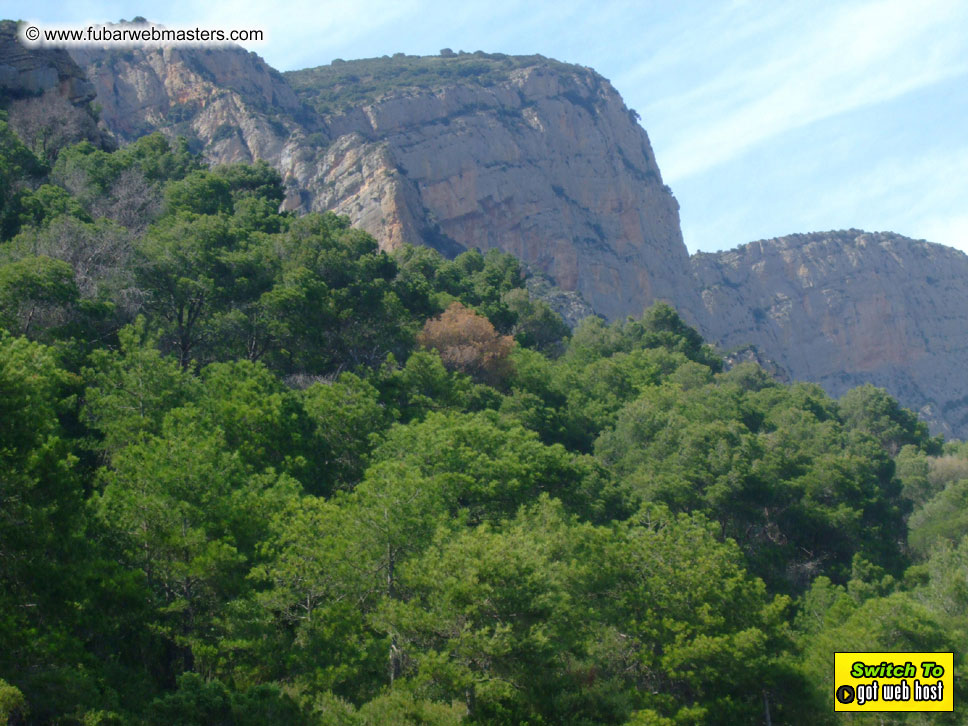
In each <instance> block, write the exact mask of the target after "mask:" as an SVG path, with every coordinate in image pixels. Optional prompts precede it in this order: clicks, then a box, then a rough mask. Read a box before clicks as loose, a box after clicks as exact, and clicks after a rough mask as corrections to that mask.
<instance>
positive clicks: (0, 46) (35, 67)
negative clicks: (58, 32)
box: [0, 20, 95, 106]
mask: <svg viewBox="0 0 968 726" xmlns="http://www.w3.org/2000/svg"><path fill="white" fill-rule="evenodd" d="M48 91H54V92H56V93H58V94H60V95H61V96H63V97H64V98H66V99H67V100H68V101H70V102H71V103H72V104H74V105H75V106H82V105H84V104H86V103H89V102H90V101H93V100H94V97H95V90H94V86H93V85H92V84H91V83H90V81H88V79H87V77H86V76H85V74H84V71H83V70H81V69H80V68H79V67H78V65H77V64H76V63H75V62H74V61H73V60H72V59H71V57H70V56H69V55H68V54H67V52H66V51H64V50H63V49H60V48H27V47H25V46H23V45H21V44H20V42H19V41H18V40H17V24H16V23H15V22H13V21H11V20H3V21H0V93H2V94H3V95H4V96H7V97H8V98H29V97H32V96H40V95H41V94H43V93H46V92H48Z"/></svg>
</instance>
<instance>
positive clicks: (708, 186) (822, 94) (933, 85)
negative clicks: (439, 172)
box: [8, 0, 968, 251]
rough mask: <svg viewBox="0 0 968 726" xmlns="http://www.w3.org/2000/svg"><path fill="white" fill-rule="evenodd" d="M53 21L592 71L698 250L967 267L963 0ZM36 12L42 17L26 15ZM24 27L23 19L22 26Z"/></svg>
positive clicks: (69, 13) (546, 6) (260, 6)
mask: <svg viewBox="0 0 968 726" xmlns="http://www.w3.org/2000/svg"><path fill="white" fill-rule="evenodd" d="M21 7H22V8H23V10H22V11H21V12H29V13H30V14H29V15H28V16H27V17H26V18H25V19H31V20H36V21H40V22H42V23H45V24H73V23H78V24H80V23H82V22H83V23H87V22H90V21H99V22H100V21H116V20H119V19H121V18H126V19H130V18H132V17H134V16H136V15H142V16H145V17H147V18H149V19H150V20H153V21H157V22H161V23H166V24H169V25H179V26H193V25H196V24H197V25H201V26H204V27H213V28H214V27H221V28H240V27H245V28H248V27H252V28H260V29H263V30H264V31H265V32H266V35H267V40H266V41H265V42H263V43H261V44H254V45H250V46H248V47H249V48H250V49H251V50H254V51H256V52H257V53H259V54H260V55H262V56H263V57H264V58H265V59H266V61H268V62H269V64H270V65H273V66H274V67H276V68H278V69H280V70H290V69H295V68H304V67H309V66H314V65H320V64H324V63H328V62H329V61H331V60H332V59H333V58H344V59H351V58H363V57H372V56H379V55H384V54H392V53H395V52H398V51H402V52H405V53H411V54H434V53H437V52H438V51H439V50H440V49H441V48H444V47H449V48H452V49H454V50H466V51H475V50H484V51H488V52H503V53H541V54H543V55H546V56H549V57H553V58H557V59H559V60H562V61H568V62H572V63H579V64H582V65H587V66H591V67H592V68H595V69H596V70H597V71H598V72H599V73H601V74H602V75H604V76H605V77H606V78H608V79H610V80H611V81H612V83H613V85H614V86H615V87H616V89H618V91H619V92H620V93H621V94H622V96H623V97H624V98H625V101H626V103H627V104H628V105H629V106H630V107H631V108H634V109H636V110H637V111H638V112H639V113H640V114H641V116H642V125H643V126H644V127H645V128H646V130H647V131H648V132H649V136H650V138H651V140H652V145H653V147H654V149H655V152H656V156H657V158H658V161H659V166H660V168H661V169H662V173H663V176H664V178H665V181H666V182H667V183H668V184H669V185H670V186H671V187H672V190H673V192H674V193H675V195H676V198H677V199H678V200H679V203H680V207H681V209H680V214H681V218H682V229H683V235H684V237H685V240H686V244H687V246H688V247H689V249H690V251H696V250H706V251H713V250H717V249H727V248H730V247H734V246H736V245H737V244H742V243H744V242H748V241H751V240H755V239H761V238H766V237H774V236H778V235H783V234H790V233H794V232H810V231H819V230H828V229H841V228H847V227H857V228H862V229H867V230H871V231H875V230H881V231H886V230H890V231H893V232H898V233H901V234H905V235H908V236H910V237H915V238H924V239H928V240H931V241H934V242H942V243H944V244H948V245H952V246H954V247H958V248H960V249H963V250H966V251H968V83H966V81H968V3H966V2H963V0H869V1H866V2H859V1H853V0H841V1H840V2H817V1H813V2H800V1H799V0H797V1H789V2H775V0H773V1H771V2H754V1H752V0H749V1H746V0H733V1H731V2H710V1H708V0H706V1H699V0H678V1H673V0H663V1H662V2H649V1H647V0H639V1H638V2H625V1H623V0H599V1H598V2H582V1H579V0H557V1H556V2H541V1H540V0H527V1H526V0H491V1H490V2H479V1H478V0H467V2H465V3H464V4H463V5H455V4H453V3H445V2H438V1H436V0H433V1H423V2H418V1H416V0H356V1H355V2H348V1H344V0H339V1H338V2H333V1H329V2H327V1H326V0H323V1H322V2H320V1H319V0H297V1H295V2H284V1H282V0H280V1H279V2H275V3H269V2H266V1H265V0H233V1H232V2H225V1H223V0H209V1H208V2H206V3H204V5H201V4H199V3H198V2H197V0H193V1H191V2H189V1H187V0H166V1H165V2H158V1H157V0H141V1H140V2H125V1H116V2H108V1H97V0H74V1H73V2H72V3H70V5H69V7H68V6H67V4H66V3H64V2H63V0H57V1H56V2H54V1H49V0H39V1H37V2H33V3H31V4H30V5H29V6H21ZM28 7H29V10H27V8H28ZM8 12H9V11H8Z"/></svg>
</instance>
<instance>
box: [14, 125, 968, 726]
mask: <svg viewBox="0 0 968 726" xmlns="http://www.w3.org/2000/svg"><path fill="white" fill-rule="evenodd" d="M37 128H41V129H42V128H43V124H40V125H34V126H30V125H29V124H24V123H22V121H21V122H20V124H19V126H18V122H17V119H15V118H9V119H7V118H5V117H2V116H0V205H2V207H0V230H2V232H0V234H2V243H0V724H2V723H7V724H17V725H19V724H49V723H56V724H84V725H85V726H95V725H98V724H100V725H103V726H107V725H109V724H139V725H140V724H144V725H146V726H155V725H157V726H162V725H164V726H187V725H189V724H199V725H202V724H204V725H206V726H208V725H213V724H215V725H217V724H252V725H253V726H255V725H257V724H258V725H263V724H266V725H271V724H287V725H288V724H295V725H299V724H306V725H307V726H309V725H313V726H316V725H318V726H324V725H326V726H329V725H333V726H336V725H339V726H353V725H363V724H366V725H373V726H376V725H378V724H425V725H428V726H429V725H443V724H458V723H463V724H508V725H511V724H534V725H537V724H616V725H619V724H630V725H632V724H636V725H638V726H644V725H646V724H648V725H650V726H672V725H674V724H757V723H765V722H766V721H767V720H768V719H770V720H771V721H772V723H775V724H781V723H784V724H823V723H829V722H833V721H834V720H835V719H834V715H835V714H834V713H833V653H834V651H837V650H858V651H954V652H955V654H956V655H955V662H956V673H955V689H956V694H955V702H956V704H958V705H956V709H960V704H961V703H962V702H963V699H964V698H965V697H966V696H968V693H966V690H968V688H966V686H965V682H964V679H963V677H962V676H961V670H960V669H961V667H962V664H963V659H964V653H965V646H966V641H968V615H966V613H968V538H966V535H968V447H965V446H964V445H962V444H960V443H958V442H947V443H945V442H943V441H941V440H940V439H939V438H935V437H931V436H930V435H929V434H928V431H927V429H926V427H925V426H924V424H922V423H920V422H919V421H918V420H917V418H916V417H915V416H914V415H913V414H912V413H911V412H910V411H907V410H905V409H902V408H900V407H899V406H898V404H897V403H896V402H895V401H894V400H893V399H891V398H890V397H888V396H887V395H886V394H885V392H884V391H882V390H880V389H877V388H874V387H872V386H865V387H862V388H858V389H855V390H853V391H851V392H849V393H848V394H846V395H845V396H844V397H843V398H841V399H840V400H839V401H838V400H833V399H831V398H830V397H828V396H827V395H826V394H825V393H824V392H823V390H821V389H820V388H819V387H817V386H815V385H811V384H805V383H796V384H793V385H780V384H778V383H776V382H775V381H773V380H772V379H771V378H770V377H769V376H767V375H766V374H765V373H764V372H763V371H762V370H760V369H759V368H758V367H756V366H754V365H752V364H742V365H737V366H735V367H733V368H732V369H730V370H725V369H724V365H723V362H722V359H721V358H720V357H719V355H717V353H716V352H715V351H714V350H713V349H712V348H711V347H709V346H708V345H705V344H704V343H703V341H702V339H701V338H700V336H699V335H698V334H697V333H696V331H694V330H692V329H691V328H689V327H688V326H686V325H685V324H684V323H683V322H682V320H680V318H679V317H678V316H677V314H676V313H675V311H674V310H672V309H671V308H670V307H668V306H665V305H662V304H658V305H656V306H654V307H652V308H650V309H648V310H646V311H644V313H643V315H642V316H641V318H639V319H629V320H626V321H621V322H617V323H615V324H611V325H609V324H606V323H604V322H602V321H601V320H599V319H597V318H591V319H588V320H586V321H585V322H584V323H583V324H582V325H581V326H579V327H578V328H577V329H576V330H574V331H573V332H572V331H570V330H569V329H568V328H567V326H565V325H564V324H563V323H562V322H561V320H560V318H558V317H557V316H556V315H555V314H554V313H553V312H552V311H551V310H550V309H549V308H548V307H547V306H545V305H544V304H543V303H541V302H540V301H536V300H532V299H530V298H529V296H528V294H527V292H526V290H525V288H524V273H523V271H522V268H521V266H520V265H519V263H518V262H517V261H516V260H515V259H514V258H512V257H510V256H508V255H505V254H501V253H498V252H496V251H490V252H488V253H487V254H486V255H482V254H480V253H479V252H476V251H471V252H466V253H464V254H462V255H460V256H459V257H457V258H456V259H453V260H447V259H444V258H442V257H441V256H440V255H439V254H438V253H436V252H435V251H433V250H431V249H429V248H413V247H406V248H404V249H402V250H400V251H398V252H396V253H394V254H392V255H388V254H385V253H383V252H381V251H379V250H378V248H377V245H376V243H375V242H374V240H373V239H372V238H370V237H369V236H368V235H366V234H364V233H362V232H360V231H357V230H354V229H352V228H350V227H349V225H348V222H347V220H345V219H341V218H338V217H336V216H334V215H332V214H322V215H317V214H311V215H306V216H302V217H296V216H293V215H290V214H286V213H279V212H278V211H277V210H278V209H279V205H280V201H281V200H282V198H283V185H282V180H281V179H280V178H279V176H278V175H277V174H276V173H275V172H274V171H273V170H272V169H270V168H269V167H268V166H266V165H264V164H257V165H252V166H247V165H236V166H226V167H216V168H206V167H205V166H204V165H203V164H202V163H201V162H200V160H199V159H198V158H196V157H195V156H193V155H192V154H191V153H190V152H189V150H188V148H187V146H186V145H185V144H184V143H183V142H170V141H168V140H166V139H164V138H163V137H161V136H159V135H153V136H147V137H145V138H142V139H141V140H139V141H137V142H136V143H133V144H131V145H130V146H127V147H125V148H122V149H119V150H114V151H110V150H105V149H103V148H99V147H98V146H97V145H95V144H92V143H90V142H89V141H80V142H77V143H75V141H76V139H70V138H67V139H63V140H61V141H59V142H57V143H54V140H52V138H51V136H50V135H49V134H48V135H44V134H43V133H40V132H37V133H32V132H31V131H30V130H31V129H37ZM886 716H887V715H886V714H862V715H859V716H858V717H855V718H854V719H853V722H856V723H872V724H873V723H879V724H880V723H889V722H890V723H894V722H898V723H901V722H903V723H960V722H962V721H961V716H960V714H959V711H957V710H956V711H955V712H954V713H951V714H935V715H931V714H918V713H911V714H903V713H902V714H897V717H896V719H894V720H888V719H886V718H885V717H886Z"/></svg>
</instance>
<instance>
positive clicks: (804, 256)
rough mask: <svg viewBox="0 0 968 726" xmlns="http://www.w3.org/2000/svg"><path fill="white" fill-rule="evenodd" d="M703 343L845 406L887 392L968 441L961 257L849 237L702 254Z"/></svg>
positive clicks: (894, 239)
mask: <svg viewBox="0 0 968 726" xmlns="http://www.w3.org/2000/svg"><path fill="white" fill-rule="evenodd" d="M692 264H693V269H694V272H695V274H696V278H697V281H698V283H699V285H700V294H701V297H702V302H703V318H704V319H703V323H702V327H703V329H704V333H705V334H706V336H707V337H708V338H709V339H710V340H714V341H716V342H717V343H719V344H720V345H721V346H722V347H724V348H727V349H728V348H734V347H739V346H743V345H747V344H752V345H755V346H756V348H757V349H758V350H759V351H761V352H762V353H764V354H765V355H767V356H769V357H770V358H772V359H773V360H775V361H776V362H777V363H778V364H779V365H780V366H781V367H782V368H783V369H785V370H786V371H788V372H789V373H790V375H791V376H792V377H793V378H795V379H799V380H807V381H814V382H816V383H819V384H821V385H822V386H823V387H824V388H825V389H826V390H827V391H829V392H830V393H831V394H832V395H835V396H836V395H840V394H842V393H844V392H845V391H847V390H848V389H850V388H853V387H854V386H857V385H860V384H862V383H867V382H870V383H873V384H874V385H877V386H881V387H884V388H886V389H887V390H888V391H889V392H890V393H891V394H892V395H894V396H896V397H897V398H898V399H899V400H900V401H901V402H902V403H903V404H904V405H906V406H908V407H910V408H913V409H914V410H916V411H918V412H919V413H920V414H921V415H922V416H923V417H924V418H925V419H926V420H927V421H929V422H930V423H931V424H932V427H933V428H934V429H935V430H936V431H942V432H945V433H947V434H949V435H951V434H955V435H958V436H964V435H965V433H966V431H968V376H966V375H965V371H966V370H968V256H966V255H965V254H964V253H962V252H959V251H957V250H954V249H952V248H950V247H945V246H943V245H937V244H931V243H928V242H924V241H919V240H912V239H908V238H906V237H902V236H900V235H896V234H890V233H867V232H862V231H860V230H847V231H839V232H827V233H817V234H801V235H791V236H789V237H780V238H777V239H771V240H763V241H759V242H751V243H750V244H747V245H743V246H742V247H739V248H737V249H735V250H730V251H728V252H720V253H717V254H697V255H694V256H693V258H692Z"/></svg>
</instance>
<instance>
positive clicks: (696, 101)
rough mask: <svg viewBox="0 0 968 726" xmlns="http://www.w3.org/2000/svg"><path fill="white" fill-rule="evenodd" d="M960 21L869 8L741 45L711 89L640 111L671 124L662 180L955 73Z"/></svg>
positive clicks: (955, 14)
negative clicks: (674, 122)
mask: <svg viewBox="0 0 968 726" xmlns="http://www.w3.org/2000/svg"><path fill="white" fill-rule="evenodd" d="M966 21H968V5H965V4H964V3H960V2H957V1H956V0H931V1H928V0H922V1H920V2H909V1H907V0H879V1H877V2H867V3H864V4H861V5H847V6H837V7H835V8H834V9H831V10H827V11H826V12H824V13H819V14H818V15H816V16H815V17H813V18H812V19H811V20H810V21H809V24H807V25H805V26H802V27H797V26H793V27H791V26H789V25H787V26H785V27H784V28H783V31H784V32H783V33H781V34H780V35H779V36H777V37H770V31H764V34H763V37H759V38H754V39H752V40H751V39H750V38H749V37H746V38H745V39H744V41H743V43H742V44H740V47H735V46H734V47H733V49H734V50H735V56H736V57H734V58H733V59H731V60H730V61H729V62H727V63H726V64H725V67H724V69H723V70H722V71H721V72H719V73H717V74H716V75H715V76H714V77H713V78H712V79H711V80H708V81H706V82H705V83H702V84H700V85H697V86H695V87H693V88H690V89H689V90H687V91H686V92H684V93H681V94H679V95H675V96H672V97H668V98H665V99H661V100H659V101H657V102H655V103H653V104H651V105H650V106H649V107H648V115H649V117H650V118H660V119H662V118H672V119H676V126H675V132H674V134H673V135H672V137H671V138H669V137H666V138H665V144H664V148H663V154H662V159H663V170H664V176H665V177H666V179H667V180H668V181H670V183H674V182H675V181H677V180H679V179H683V178H685V177H688V176H690V175H693V174H697V173H701V172H703V171H705V170H707V169H709V168H711V167H713V166H715V165H717V164H721V163H723V162H725V161H728V160H730V159H733V158H735V157H737V156H739V155H741V154H743V153H744V152H745V151H747V150H748V149H750V148H751V147H753V146H756V145H757V144H760V143H762V142H764V141H766V140H768V139H770V138H772V137H775V136H777V135H779V134H782V133H784V132H786V131H789V130H791V129H794V128H798V127H802V126H805V125H808V124H811V123H814V122H816V121H818V120H821V119H825V118H829V117H831V116H836V115H838V114H842V113H845V112H847V111H851V110H853V109H856V108H859V107H863V106H868V105H871V104H876V103H881V102H884V101H888V100H891V99H894V98H897V97H899V96H901V95H904V94H906V93H909V92H911V91H913V90H916V89H919V88H922V87H925V86H927V85H931V84H934V83H937V82H939V81H941V80H944V79H946V78H950V77H952V76H955V75H960V74H963V73H965V72H966V71H968V62H966V59H965V53H964V38H963V35H962V34H961V33H960V31H958V30H957V28H963V27H966ZM770 27H773V28H775V27H776V26H775V25H772V26H770ZM723 32H725V33H727V34H728V32H729V30H728V29H724V31H723ZM756 40H759V41H761V43H759V44H756V43H755V41H756ZM751 43H752V46H751ZM723 52H724V51H723V50H722V49H720V50H719V53H723ZM726 52H728V50H727V51H726ZM713 60H714V59H713ZM660 123H661V122H660Z"/></svg>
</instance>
